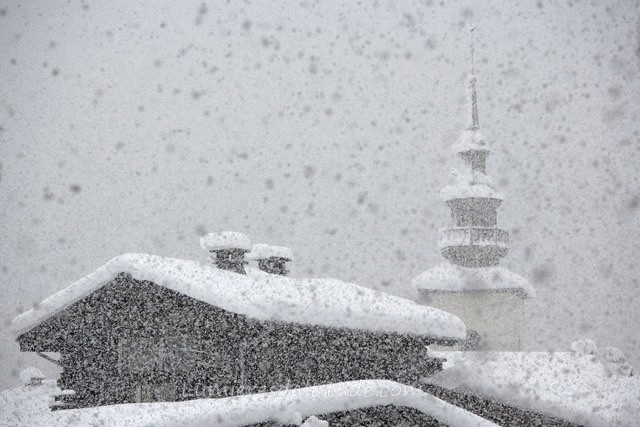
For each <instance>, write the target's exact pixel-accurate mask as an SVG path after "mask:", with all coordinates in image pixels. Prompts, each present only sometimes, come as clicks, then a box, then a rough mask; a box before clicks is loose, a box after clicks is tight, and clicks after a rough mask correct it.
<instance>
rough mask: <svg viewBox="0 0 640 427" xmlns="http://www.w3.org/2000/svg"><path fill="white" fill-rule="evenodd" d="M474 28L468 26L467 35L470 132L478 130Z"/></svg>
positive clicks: (471, 25)
mask: <svg viewBox="0 0 640 427" xmlns="http://www.w3.org/2000/svg"><path fill="white" fill-rule="evenodd" d="M474 30H475V27H474V26H473V24H470V25H469V34H470V36H471V43H470V45H469V47H470V50H471V74H470V75H469V98H470V99H469V101H470V102H471V126H470V128H469V129H470V130H478V129H479V128H480V119H479V118H478V95H477V93H476V75H475V70H474V67H473V65H474V64H473V53H474V46H473V32H474Z"/></svg>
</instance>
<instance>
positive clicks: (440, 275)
mask: <svg viewBox="0 0 640 427" xmlns="http://www.w3.org/2000/svg"><path fill="white" fill-rule="evenodd" d="M411 283H412V284H413V286H414V287H415V288H416V289H418V290H427V291H436V292H469V291H471V292H473V291H502V292H506V291H514V292H517V293H520V294H522V295H523V296H525V297H527V298H533V297H535V289H534V288H533V286H531V284H530V283H529V281H528V280H527V279H525V278H524V277H522V276H520V275H519V274H516V273H514V272H512V271H509V270H507V269H506V268H503V267H498V266H494V267H479V268H478V267H476V268H466V267H462V266H459V265H454V264H451V263H448V262H443V263H441V264H440V265H437V266H435V267H433V268H431V269H429V270H427V271H425V272H424V273H422V274H420V275H418V276H416V277H414V278H413V280H412V281H411Z"/></svg>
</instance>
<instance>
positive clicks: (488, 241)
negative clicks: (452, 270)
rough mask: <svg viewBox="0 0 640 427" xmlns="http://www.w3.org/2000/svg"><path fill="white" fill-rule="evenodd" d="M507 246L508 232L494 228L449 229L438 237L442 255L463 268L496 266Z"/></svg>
mask: <svg viewBox="0 0 640 427" xmlns="http://www.w3.org/2000/svg"><path fill="white" fill-rule="evenodd" d="M508 245H509V232H508V231H507V230H503V229H501V228H496V227H451V228H446V229H444V230H442V232H441V236H440V250H441V252H442V255H443V256H444V257H445V258H447V259H448V260H449V261H451V262H452V263H454V264H457V265H461V266H463V267H472V268H475V267H489V266H492V265H498V263H500V260H501V259H502V258H504V256H505V255H506V254H507V247H508Z"/></svg>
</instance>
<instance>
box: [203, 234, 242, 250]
mask: <svg viewBox="0 0 640 427" xmlns="http://www.w3.org/2000/svg"><path fill="white" fill-rule="evenodd" d="M200 246H201V247H202V249H204V250H207V251H215V250H221V249H244V250H247V251H250V250H251V240H250V239H249V238H248V237H247V236H246V235H244V234H242V233H238V232H236V231H222V232H216V233H209V234H207V235H205V236H202V237H201V238H200Z"/></svg>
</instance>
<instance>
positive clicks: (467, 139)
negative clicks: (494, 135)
mask: <svg viewBox="0 0 640 427" xmlns="http://www.w3.org/2000/svg"><path fill="white" fill-rule="evenodd" d="M451 149H452V150H453V151H454V152H455V153H463V152H465V151H471V150H477V151H479V150H483V151H489V144H488V143H487V139H486V138H485V137H484V135H483V134H482V133H480V131H479V130H470V129H469V130H465V131H462V133H461V134H460V137H458V140H457V141H456V143H455V144H453V145H452V146H451Z"/></svg>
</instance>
